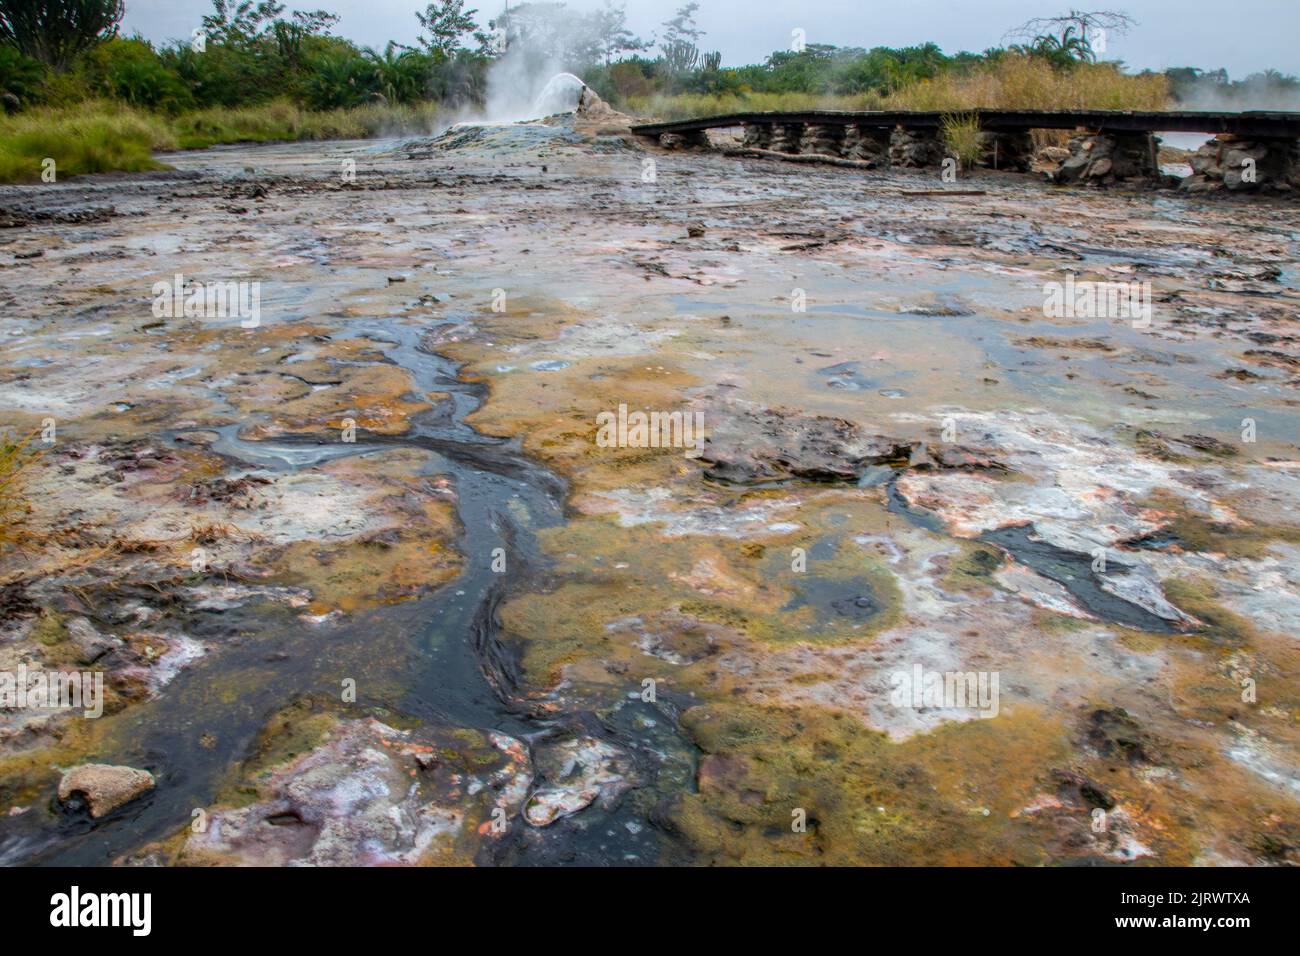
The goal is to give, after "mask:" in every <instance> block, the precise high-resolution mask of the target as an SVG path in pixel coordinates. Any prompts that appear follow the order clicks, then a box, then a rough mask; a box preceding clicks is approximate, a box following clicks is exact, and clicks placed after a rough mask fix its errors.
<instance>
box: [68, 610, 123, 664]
mask: <svg viewBox="0 0 1300 956" xmlns="http://www.w3.org/2000/svg"><path fill="white" fill-rule="evenodd" d="M67 628H68V640H70V641H72V643H73V644H75V645H76V648H77V661H78V663H81V664H93V663H95V661H97V660H99V659H100V658H101V657H103V656H104V655H105V654H107V653H108V652H109V651H111V650H112V649H113V648H114V647H116V646H117V644H118V643H119V642H118V641H117V640H116V638H111V637H105V636H104V635H103V634H101V633H99V631H97V630H95V625H93V624H91V623H90V622H89V621H88V620H86V619H85V618H84V617H74V618H70V619H69V620H68V623H67Z"/></svg>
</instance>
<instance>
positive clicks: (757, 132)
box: [744, 123, 772, 149]
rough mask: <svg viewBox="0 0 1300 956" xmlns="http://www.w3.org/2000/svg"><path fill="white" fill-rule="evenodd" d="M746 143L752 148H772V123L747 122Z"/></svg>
mask: <svg viewBox="0 0 1300 956" xmlns="http://www.w3.org/2000/svg"><path fill="white" fill-rule="evenodd" d="M744 145H746V146H749V147H751V148H752V149H771V148H772V124H771V123H746V124H745V140H744Z"/></svg>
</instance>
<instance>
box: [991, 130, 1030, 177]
mask: <svg viewBox="0 0 1300 956" xmlns="http://www.w3.org/2000/svg"><path fill="white" fill-rule="evenodd" d="M980 147H981V148H982V149H983V151H984V152H983V155H982V156H981V158H980V160H979V163H978V165H980V166H984V167H987V168H988V169H1000V170H1012V171H1015V172H1021V173H1023V172H1028V171H1029V167H1030V164H1031V163H1032V162H1033V160H1034V137H1033V135H1032V134H1031V133H1030V132H1029V131H1028V130H1023V131H1020V132H1014V133H993V132H988V131H985V132H983V133H980Z"/></svg>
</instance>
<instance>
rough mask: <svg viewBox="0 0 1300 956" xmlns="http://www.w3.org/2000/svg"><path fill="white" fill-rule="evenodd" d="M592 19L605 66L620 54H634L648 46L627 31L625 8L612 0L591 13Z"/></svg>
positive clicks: (648, 44)
mask: <svg viewBox="0 0 1300 956" xmlns="http://www.w3.org/2000/svg"><path fill="white" fill-rule="evenodd" d="M592 17H593V18H594V19H595V26H596V32H597V36H598V37H599V39H600V48H601V53H602V54H603V55H604V57H605V65H606V66H609V64H610V61H611V60H613V59H614V58H615V57H617V56H618V54H620V53H635V52H636V51H638V50H644V49H646V48H647V47H649V46H650V42H649V41H648V40H642V39H641V38H640V37H638V36H637V35H636V34H635V33H633V32H632V31H631V30H629V29H628V26H627V7H626V6H624V5H623V4H621V3H620V4H617V5H616V4H615V3H614V0H605V5H604V6H603V7H602V8H601V9H599V10H597V11H596V12H595V13H593V14H592Z"/></svg>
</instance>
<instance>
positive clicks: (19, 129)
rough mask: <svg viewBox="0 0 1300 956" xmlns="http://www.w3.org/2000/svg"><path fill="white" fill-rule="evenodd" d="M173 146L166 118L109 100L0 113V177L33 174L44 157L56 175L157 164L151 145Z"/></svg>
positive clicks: (20, 178) (31, 176)
mask: <svg viewBox="0 0 1300 956" xmlns="http://www.w3.org/2000/svg"><path fill="white" fill-rule="evenodd" d="M173 146H175V139H174V137H173V136H172V133H171V130H170V129H169V128H168V125H167V122H166V120H164V119H162V118H160V117H157V116H152V115H150V114H148V113H142V112H140V111H138V110H133V109H131V108H129V107H125V106H121V105H118V104H115V103H111V102H104V101H98V100H96V101H89V102H86V103H82V104H80V105H78V106H76V107H73V108H63V109H56V108H47V109H36V110H30V111H28V112H26V113H19V114H17V115H15V116H2V117H0V181H3V182H34V181H36V180H39V179H40V178H41V173H42V170H43V169H44V165H43V164H44V161H45V160H46V159H53V160H54V162H55V168H54V171H55V173H56V175H58V176H60V177H62V176H65V175H68V176H75V175H77V174H80V173H104V172H111V171H114V170H122V171H125V172H140V171H142V170H147V169H159V168H161V165H162V164H160V163H159V162H157V161H156V160H155V159H154V158H153V151H154V150H156V149H170V148H172V147H173Z"/></svg>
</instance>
